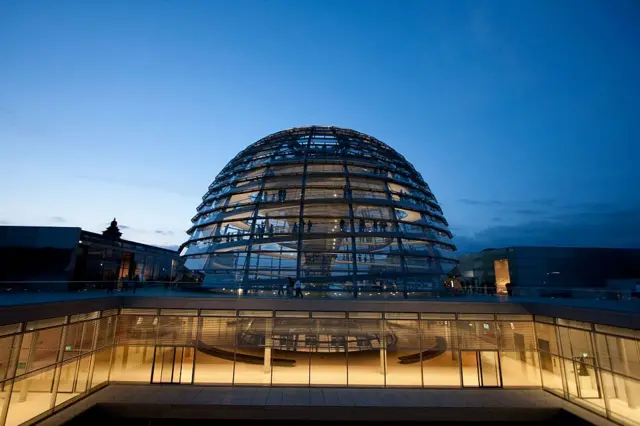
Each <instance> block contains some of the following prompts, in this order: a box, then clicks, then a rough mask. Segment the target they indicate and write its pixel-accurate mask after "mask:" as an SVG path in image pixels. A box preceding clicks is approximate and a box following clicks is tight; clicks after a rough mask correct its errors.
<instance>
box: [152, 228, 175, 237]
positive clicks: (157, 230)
mask: <svg viewBox="0 0 640 426" xmlns="http://www.w3.org/2000/svg"><path fill="white" fill-rule="evenodd" d="M154 232H155V233H156V234H159V235H165V236H167V235H173V232H172V231H162V230H160V229H156V230H155V231H154Z"/></svg>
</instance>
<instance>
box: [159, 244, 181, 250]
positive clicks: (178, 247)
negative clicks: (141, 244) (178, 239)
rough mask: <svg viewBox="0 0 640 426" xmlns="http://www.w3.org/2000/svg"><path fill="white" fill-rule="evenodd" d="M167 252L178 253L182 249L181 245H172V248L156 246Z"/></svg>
mask: <svg viewBox="0 0 640 426" xmlns="http://www.w3.org/2000/svg"><path fill="white" fill-rule="evenodd" d="M156 247H160V248H163V249H167V250H173V251H178V250H179V249H180V246H179V245H170V246H156Z"/></svg>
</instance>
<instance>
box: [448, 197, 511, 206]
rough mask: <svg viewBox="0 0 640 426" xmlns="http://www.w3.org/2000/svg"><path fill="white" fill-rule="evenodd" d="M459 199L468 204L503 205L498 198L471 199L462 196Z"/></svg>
mask: <svg viewBox="0 0 640 426" xmlns="http://www.w3.org/2000/svg"><path fill="white" fill-rule="evenodd" d="M458 201H459V202H460V203H462V204H466V205H468V206H501V205H502V204H503V203H502V201H498V200H471V199H469V198H460V199H459V200H458Z"/></svg>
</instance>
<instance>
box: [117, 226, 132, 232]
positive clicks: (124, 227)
mask: <svg viewBox="0 0 640 426" xmlns="http://www.w3.org/2000/svg"><path fill="white" fill-rule="evenodd" d="M118 228H120V229H128V230H130V231H131V230H133V228H131V227H130V226H127V225H118Z"/></svg>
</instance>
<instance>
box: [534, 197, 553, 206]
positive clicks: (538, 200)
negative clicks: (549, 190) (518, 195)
mask: <svg viewBox="0 0 640 426" xmlns="http://www.w3.org/2000/svg"><path fill="white" fill-rule="evenodd" d="M531 203H532V204H540V205H543V206H556V205H558V203H560V200H559V199H557V198H534V199H533V200H531Z"/></svg>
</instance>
